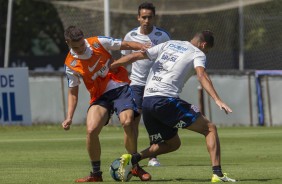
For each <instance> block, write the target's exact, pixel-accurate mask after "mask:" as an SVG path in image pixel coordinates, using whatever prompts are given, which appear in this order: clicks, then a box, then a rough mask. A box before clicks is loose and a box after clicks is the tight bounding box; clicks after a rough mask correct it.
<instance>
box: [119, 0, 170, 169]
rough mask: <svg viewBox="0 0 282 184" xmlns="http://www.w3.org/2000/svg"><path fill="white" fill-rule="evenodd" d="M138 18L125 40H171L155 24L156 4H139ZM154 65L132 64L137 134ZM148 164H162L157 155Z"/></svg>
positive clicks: (150, 42)
mask: <svg viewBox="0 0 282 184" xmlns="http://www.w3.org/2000/svg"><path fill="white" fill-rule="evenodd" d="M137 19H138V21H139V23H140V26H139V27H137V28H135V29H133V30H131V31H129V32H128V33H127V34H126V35H125V37H124V41H135V42H139V43H143V44H150V45H151V46H154V45H158V44H160V43H163V42H166V41H168V40H170V36H169V34H168V33H167V32H166V31H164V30H163V29H160V28H157V27H156V26H154V19H155V6H154V5H153V4H152V3H149V2H144V3H142V4H140V5H139V7H138V16H137ZM133 52H136V51H134V50H122V51H121V53H122V55H128V54H130V53H133ZM152 65H153V61H151V60H149V59H142V60H138V61H136V62H134V63H133V64H132V66H131V74H130V80H131V83H130V87H131V89H132V91H133V97H134V99H135V102H136V104H137V108H138V111H139V113H140V115H139V116H137V117H136V118H135V119H134V126H136V128H135V130H137V133H136V134H137V135H138V125H139V122H140V119H141V114H142V102H143V95H144V89H145V84H146V80H147V77H148V74H149V71H150V69H151V67H152ZM148 166H160V162H159V161H158V159H157V158H156V157H152V158H149V162H148Z"/></svg>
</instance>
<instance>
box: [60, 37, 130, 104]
mask: <svg viewBox="0 0 282 184" xmlns="http://www.w3.org/2000/svg"><path fill="white" fill-rule="evenodd" d="M84 41H85V44H86V50H85V52H84V54H82V55H77V54H76V53H75V52H73V50H72V49H71V50H70V52H69V53H68V55H67V57H66V60H65V72H66V75H67V78H68V86H69V87H75V86H78V85H79V84H80V78H82V79H83V82H84V84H85V86H86V88H87V90H88V91H89V93H90V103H92V102H94V101H95V100H96V99H97V98H99V97H100V96H101V95H102V94H103V93H105V92H107V91H109V90H111V89H115V88H118V87H121V86H124V85H126V84H129V82H130V80H129V78H128V72H127V71H126V69H125V68H124V67H119V68H118V69H117V71H116V72H111V71H109V65H110V63H111V61H112V56H111V54H110V53H109V51H110V50H119V49H120V47H121V42H122V41H121V40H119V39H113V38H110V37H90V38H87V39H85V40H84Z"/></svg>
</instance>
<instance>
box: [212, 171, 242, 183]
mask: <svg viewBox="0 0 282 184" xmlns="http://www.w3.org/2000/svg"><path fill="white" fill-rule="evenodd" d="M211 182H212V183H216V182H236V180H235V179H232V178H229V177H227V174H226V173H223V176H222V177H219V176H217V175H216V174H213V175H212V179H211Z"/></svg>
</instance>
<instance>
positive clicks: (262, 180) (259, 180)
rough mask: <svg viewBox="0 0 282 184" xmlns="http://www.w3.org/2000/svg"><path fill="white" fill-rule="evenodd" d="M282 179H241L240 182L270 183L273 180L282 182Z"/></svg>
mask: <svg viewBox="0 0 282 184" xmlns="http://www.w3.org/2000/svg"><path fill="white" fill-rule="evenodd" d="M281 179H282V178H264V179H239V180H237V181H238V182H242V181H257V182H268V181H272V180H281Z"/></svg>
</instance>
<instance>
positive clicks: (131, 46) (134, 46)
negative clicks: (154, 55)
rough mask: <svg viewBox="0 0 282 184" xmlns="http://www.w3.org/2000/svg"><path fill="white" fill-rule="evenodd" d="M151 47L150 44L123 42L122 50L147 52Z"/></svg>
mask: <svg viewBox="0 0 282 184" xmlns="http://www.w3.org/2000/svg"><path fill="white" fill-rule="evenodd" d="M150 47H151V45H149V44H142V43H138V42H132V41H123V42H122V43H121V46H120V50H141V51H143V52H144V51H145V50H146V49H148V48H150Z"/></svg>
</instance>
